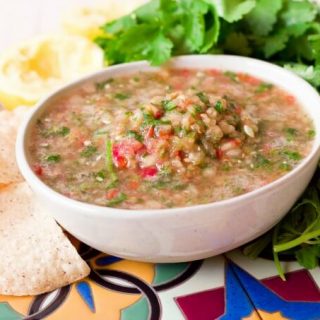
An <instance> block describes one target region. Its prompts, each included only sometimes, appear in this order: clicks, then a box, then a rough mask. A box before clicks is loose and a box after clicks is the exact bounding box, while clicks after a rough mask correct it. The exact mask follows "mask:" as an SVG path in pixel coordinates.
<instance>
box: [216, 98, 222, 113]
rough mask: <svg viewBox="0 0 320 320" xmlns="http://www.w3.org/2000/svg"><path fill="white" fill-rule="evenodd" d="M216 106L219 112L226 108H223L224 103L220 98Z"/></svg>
mask: <svg viewBox="0 0 320 320" xmlns="http://www.w3.org/2000/svg"><path fill="white" fill-rule="evenodd" d="M214 108H215V109H216V111H217V112H219V113H222V112H223V111H224V108H223V104H222V102H221V100H218V101H217V102H216V104H215V105H214Z"/></svg>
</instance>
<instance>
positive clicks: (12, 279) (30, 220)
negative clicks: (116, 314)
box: [0, 183, 90, 296]
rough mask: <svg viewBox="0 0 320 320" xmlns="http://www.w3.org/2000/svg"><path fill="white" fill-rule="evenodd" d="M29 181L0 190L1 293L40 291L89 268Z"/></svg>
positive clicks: (66, 281)
mask: <svg viewBox="0 0 320 320" xmlns="http://www.w3.org/2000/svg"><path fill="white" fill-rule="evenodd" d="M34 198H35V197H34V195H33V193H32V192H31V190H30V188H29V187H28V185H27V184H26V183H18V184H14V185H10V186H8V187H7V188H5V189H2V190H1V191H0V252H1V257H0V294H4V295H16V296H21V295H37V294H41V293H44V292H48V291H52V290H54V289H57V288H60V287H63V286H65V285H67V284H70V283H72V282H74V281H77V280H79V279H82V278H84V277H85V276H87V275H88V274H89V272H90V269H89V267H88V265H87V264H86V263H85V261H83V260H82V259H81V257H80V256H79V254H78V253H77V251H76V249H75V248H74V247H73V246H72V245H71V243H70V241H69V240H68V239H67V238H66V236H65V235H64V234H63V232H62V230H61V228H60V227H59V226H58V225H57V224H56V222H55V221H54V219H53V218H52V217H51V216H50V215H48V214H46V213H45V212H43V210H41V208H40V207H39V205H38V204H37V203H36V202H35V201H34Z"/></svg>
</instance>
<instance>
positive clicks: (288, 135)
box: [284, 128, 298, 141]
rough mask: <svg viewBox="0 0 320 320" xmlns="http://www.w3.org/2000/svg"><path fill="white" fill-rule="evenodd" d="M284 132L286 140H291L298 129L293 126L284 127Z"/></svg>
mask: <svg viewBox="0 0 320 320" xmlns="http://www.w3.org/2000/svg"><path fill="white" fill-rule="evenodd" d="M284 132H285V134H286V138H287V140H288V141H292V140H294V138H295V137H296V136H297V134H298V130H297V129H295V128H285V129H284Z"/></svg>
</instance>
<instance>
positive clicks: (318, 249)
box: [295, 245, 320, 269]
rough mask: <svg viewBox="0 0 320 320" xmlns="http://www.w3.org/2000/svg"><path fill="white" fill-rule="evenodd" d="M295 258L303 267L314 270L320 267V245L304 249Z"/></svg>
mask: <svg viewBox="0 0 320 320" xmlns="http://www.w3.org/2000/svg"><path fill="white" fill-rule="evenodd" d="M295 256H296V258H297V260H298V262H299V263H300V264H301V265H302V266H303V267H305V268H306V269H314V268H316V267H317V266H318V265H319V258H320V245H314V246H306V247H302V248H301V249H299V250H298V251H297V252H296V253H295Z"/></svg>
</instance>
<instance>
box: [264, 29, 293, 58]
mask: <svg viewBox="0 0 320 320" xmlns="http://www.w3.org/2000/svg"><path fill="white" fill-rule="evenodd" d="M288 40H289V34H288V33H287V31H286V30H285V29H282V30H280V31H279V32H278V33H276V34H274V35H271V36H269V37H267V38H266V41H265V44H264V47H263V51H264V55H265V57H266V58H270V57H271V56H273V55H274V54H276V53H278V52H279V51H281V50H283V49H284V48H285V47H286V43H287V42H288Z"/></svg>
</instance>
